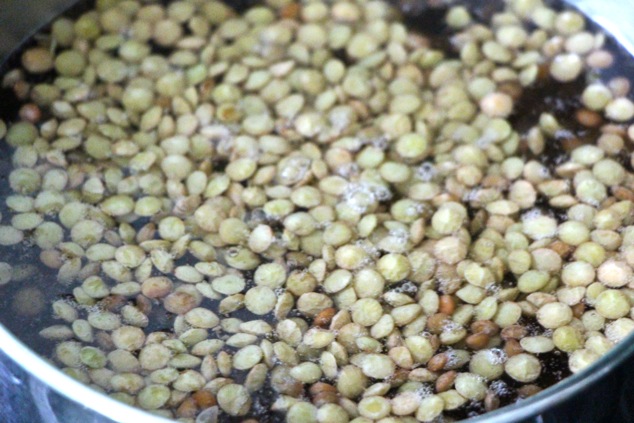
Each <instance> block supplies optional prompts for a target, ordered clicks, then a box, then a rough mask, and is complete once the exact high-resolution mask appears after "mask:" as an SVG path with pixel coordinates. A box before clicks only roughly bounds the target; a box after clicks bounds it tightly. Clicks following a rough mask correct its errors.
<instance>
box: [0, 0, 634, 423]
mask: <svg viewBox="0 0 634 423" xmlns="http://www.w3.org/2000/svg"><path fill="white" fill-rule="evenodd" d="M227 3H229V4H230V5H231V6H233V7H234V8H236V9H238V10H240V9H244V8H246V7H248V6H250V5H253V4H256V3H258V2H257V1H249V0H243V1H228V2H227ZM393 3H395V4H397V5H398V6H399V8H400V9H401V10H402V11H403V13H404V19H405V22H406V23H407V25H408V26H409V27H410V28H413V29H415V30H417V31H420V32H421V33H423V34H424V35H426V36H427V37H429V39H430V40H431V42H432V44H433V45H434V46H435V47H436V48H442V49H443V50H444V51H446V52H447V54H449V55H453V56H457V54H456V52H455V51H454V50H453V49H452V47H451V44H450V42H449V41H448V38H447V34H448V29H447V28H446V27H445V25H444V24H443V21H444V15H445V13H446V6H443V3H444V2H442V1H439V2H433V1H430V2H428V3H430V4H431V3H439V5H438V6H435V7H425V6H421V5H422V4H423V3H422V2H420V1H417V0H397V1H394V2H393ZM464 3H465V4H468V6H469V7H470V8H471V9H473V10H474V15H475V16H476V18H478V19H480V20H481V21H483V22H486V21H487V20H488V19H489V18H490V16H491V15H492V14H493V13H495V12H497V11H498V10H500V9H501V7H502V5H503V3H502V1H497V0H496V1H490V0H472V1H469V2H464ZM89 5H90V3H87V2H82V3H81V4H79V5H78V6H76V7H74V8H73V9H72V10H71V11H69V16H77V15H79V14H81V13H83V12H84V11H86V10H87V9H88V8H89ZM27 44H28V43H27ZM606 48H607V49H608V50H609V51H611V52H612V53H613V54H614V55H615V58H616V60H615V61H616V63H618V64H619V65H618V66H613V67H612V68H610V69H607V70H605V71H601V72H598V73H596V74H590V75H582V76H580V77H579V78H578V79H577V80H576V81H573V82H571V83H568V84H559V83H557V84H555V83H553V82H551V81H549V80H548V79H545V80H542V81H541V82H539V83H538V84H536V86H534V87H531V88H528V89H524V90H523V91H522V93H521V99H520V100H519V101H518V102H517V103H516V104H517V107H516V110H515V113H514V115H513V116H512V121H513V124H514V127H515V129H516V130H518V132H520V133H522V132H523V131H526V130H527V129H529V128H530V127H532V126H534V125H535V124H536V122H537V121H538V118H539V116H540V114H541V113H542V112H549V113H552V114H554V115H555V117H556V118H557V119H558V120H559V122H560V123H562V124H563V126H564V127H566V128H567V129H568V132H567V133H566V134H565V135H564V136H562V137H560V138H557V139H555V140H549V141H548V142H546V151H545V154H543V155H540V157H539V158H538V159H539V160H540V161H541V162H542V163H544V164H546V165H547V166H548V167H550V168H552V167H554V166H556V165H557V164H559V163H561V162H562V161H564V160H565V159H566V157H567V152H566V148H565V145H566V142H568V141H570V140H569V138H575V139H577V140H578V142H580V143H593V142H595V141H596V139H597V137H598V135H599V134H600V132H599V130H598V129H589V128H586V127H583V126H581V125H580V124H579V123H578V122H577V121H576V120H575V118H574V112H575V111H576V110H578V109H579V108H580V107H581V105H580V101H579V95H580V93H581V92H582V90H583V88H584V86H585V85H586V83H587V80H588V79H591V80H592V79H602V80H605V81H608V80H609V79H610V78H612V77H614V76H627V77H628V78H630V80H633V79H634V78H633V76H634V60H633V59H632V58H631V57H630V56H629V55H628V54H627V53H626V52H625V51H624V50H623V49H622V48H621V47H620V46H618V45H617V43H616V42H615V41H614V40H613V39H612V38H608V41H607V43H606ZM157 51H158V49H157ZM19 58H20V54H19V52H16V53H15V54H14V55H12V56H11V58H10V59H9V61H8V62H7V63H6V64H5V66H4V68H3V69H2V68H0V74H4V73H5V71H6V70H9V69H12V68H13V67H14V66H16V65H17V64H19ZM29 78H32V77H31V76H29ZM37 78H38V79H39V80H43V79H47V78H48V79H50V78H52V75H44V76H40V77H37ZM39 80H38V81H36V80H35V79H30V80H29V81H30V82H39ZM515 88H516V87H515ZM18 108H19V103H18V101H17V99H16V98H15V95H14V94H13V92H12V90H9V89H0V118H2V119H4V120H5V121H13V120H15V119H16V116H17V109H18ZM524 151H528V149H527V148H524ZM628 153H629V152H627V151H624V152H623V157H622V159H623V160H622V164H623V165H624V166H626V168H627V169H628V170H629V171H632V168H631V164H630V160H629V157H628V156H629V154H628ZM11 154H12V152H11V150H10V148H9V147H8V146H7V145H6V144H5V143H2V144H1V145H0V199H1V198H5V197H6V196H7V195H10V194H11V192H10V188H9V186H8V183H7V177H8V174H9V172H10V170H11V166H10V161H11V159H10V157H11ZM526 154H527V155H528V154H530V153H528V152H527V153H526ZM0 212H2V215H3V219H2V223H3V224H7V221H8V220H9V217H10V213H9V211H8V210H7V209H6V206H5V204H4V201H0ZM0 261H5V262H8V263H11V264H20V265H21V266H22V267H23V268H24V270H25V271H29V274H28V276H27V277H24V278H23V280H21V281H12V282H10V283H9V284H8V285H5V286H0V320H1V321H2V323H3V324H5V325H6V326H7V327H8V328H9V329H10V330H11V331H13V332H14V333H16V334H19V337H20V338H21V339H22V340H23V341H24V342H25V343H26V344H28V345H29V346H30V347H31V348H33V349H34V350H35V351H37V352H38V353H40V354H42V355H43V356H50V354H51V351H52V347H53V346H54V343H53V342H51V341H44V340H42V339H41V338H40V337H39V335H38V332H39V331H40V330H41V329H43V328H45V327H47V326H50V325H53V324H59V321H57V320H54V319H53V318H52V315H51V311H50V304H51V303H52V302H53V301H54V300H56V299H59V298H66V297H68V296H69V294H70V292H69V291H70V289H69V288H68V287H66V286H63V285H62V284H59V283H58V282H57V280H56V274H57V272H56V271H52V270H50V269H48V268H46V267H45V266H43V265H41V264H40V261H39V251H38V249H37V247H30V246H28V245H24V244H20V245H18V246H14V247H0ZM188 262H192V263H193V262H194V258H193V257H190V256H189V255H186V256H185V257H183V258H182V259H181V260H180V262H179V263H177V264H184V263H188ZM38 293H39V294H38ZM41 293H45V294H46V298H44V297H42V300H43V302H44V307H43V312H41V313H38V314H36V315H32V313H25V311H27V310H26V309H25V308H24V307H22V308H19V309H16V307H15V299H16V297H20V296H22V297H27V298H28V300H27V301H24V302H22V303H23V304H29V303H31V304H35V303H36V302H37V301H35V300H36V298H35V297H36V296H38V295H40V296H42V295H43V294H41ZM132 302H133V301H132ZM202 306H204V307H209V308H211V309H215V308H217V302H216V301H211V300H208V299H206V300H205V301H204V302H203V304H202ZM232 317H237V318H240V319H243V320H248V319H252V318H256V316H253V315H251V314H250V313H249V312H248V311H245V310H243V311H238V312H235V313H232ZM257 318H262V317H261V316H258V317H257ZM269 319H270V320H272V317H271V316H269ZM150 321H151V323H150V327H148V329H147V330H148V331H149V332H152V331H157V330H166V331H169V330H171V329H170V328H171V327H172V326H173V321H174V316H173V315H170V314H166V312H165V311H164V310H163V311H161V309H160V308H159V307H154V310H153V311H152V314H151V319H150ZM524 323H526V324H529V322H524ZM540 358H541V359H542V360H543V362H544V363H546V366H547V370H546V371H544V372H543V373H542V376H541V377H540V379H539V380H538V381H537V382H536V384H537V385H539V386H541V387H548V386H550V385H552V384H554V383H556V382H557V381H559V380H561V379H562V378H564V377H566V376H568V375H569V370H568V365H567V357H566V355H565V354H561V353H550V354H544V355H542V356H540ZM235 376H236V377H235V379H236V381H237V382H238V383H240V382H242V379H243V378H244V376H242V377H240V376H239V375H235ZM519 386H520V385H519V384H517V383H516V382H514V381H513V380H511V379H510V378H508V377H503V378H502V379H501V381H500V382H499V383H497V385H496V387H497V389H498V391H499V393H500V399H501V402H502V405H506V404H510V403H512V402H514V401H516V400H517V392H516V388H517V387H519ZM274 399H275V394H274V393H273V392H272V390H271V389H270V388H269V387H268V384H267V387H266V388H264V389H263V390H262V391H261V392H260V393H259V395H257V398H255V400H254V407H253V413H254V414H252V417H255V418H257V419H258V421H260V422H277V421H280V422H281V421H283V420H284V419H283V416H281V415H279V414H271V413H269V412H268V409H269V407H270V404H271V403H272V401H273V400H274ZM482 412H483V407H482V404H481V403H476V404H471V405H469V406H468V407H464V408H462V409H460V410H457V411H454V412H450V413H447V414H448V415H449V416H450V417H453V418H465V417H469V416H472V415H477V414H481V413H482ZM223 420H225V421H234V420H235V421H239V420H242V419H230V418H226V419H223Z"/></svg>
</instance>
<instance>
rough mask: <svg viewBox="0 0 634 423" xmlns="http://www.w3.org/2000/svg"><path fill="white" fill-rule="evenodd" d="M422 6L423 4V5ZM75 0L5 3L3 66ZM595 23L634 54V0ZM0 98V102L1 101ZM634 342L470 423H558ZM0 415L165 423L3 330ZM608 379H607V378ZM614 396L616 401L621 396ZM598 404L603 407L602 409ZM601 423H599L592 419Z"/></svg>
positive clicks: (591, 1) (612, 5) (612, 6)
mask: <svg viewBox="0 0 634 423" xmlns="http://www.w3.org/2000/svg"><path fill="white" fill-rule="evenodd" d="M421 1H422V0H421ZM73 3H75V0H0V63H2V62H3V61H4V59H5V58H6V56H7V54H8V53H9V52H11V51H12V50H13V49H15V48H16V47H17V46H18V45H19V44H20V42H21V41H22V40H24V39H25V38H26V37H28V36H29V35H31V34H33V33H34V32H35V31H36V30H37V29H38V28H40V27H41V26H42V25H44V24H46V23H47V22H48V21H50V19H51V18H52V17H53V16H55V15H58V14H60V13H61V12H63V11H64V10H65V9H67V8H68V7H70V6H71V5H72V4H73ZM568 3H571V4H573V5H575V6H576V7H578V8H580V9H581V10H582V11H584V12H585V14H586V15H588V16H590V17H591V18H592V19H594V20H595V21H596V22H597V23H598V24H599V25H601V26H603V27H604V28H605V29H606V30H607V31H608V32H610V33H612V34H613V35H614V36H615V37H616V38H617V40H618V41H619V42H620V43H621V44H622V45H623V46H624V47H625V48H626V49H627V50H628V51H630V52H631V53H632V54H634V25H632V23H631V20H632V17H634V0H568ZM1 100H2V99H0V101H1ZM633 341H634V338H632V337H630V339H629V340H626V341H625V342H623V343H621V344H620V345H619V346H617V347H616V348H614V349H613V350H612V351H610V353H608V354H607V355H606V356H605V357H603V358H602V359H601V360H600V361H599V362H597V363H595V364H594V365H592V366H591V367H590V368H589V369H586V370H585V371H584V372H582V373H580V374H577V375H574V376H572V377H570V378H568V379H566V380H564V381H563V382H561V383H559V384H557V385H555V386H553V387H551V388H549V389H547V390H545V391H543V392H541V393H540V394H538V395H536V396H534V397H532V398H530V399H527V400H525V401H522V402H520V403H517V404H514V405H512V406H509V407H505V408H503V409H500V410H497V411H495V412H492V413H489V414H486V415H484V416H480V417H476V418H473V419H470V420H469V421H470V422H472V423H485V422H486V423H508V422H520V421H521V422H536V423H537V422H555V421H557V422H561V421H569V420H560V419H556V420H552V419H551V418H550V417H548V412H549V410H552V409H554V408H555V407H557V406H559V405H561V404H562V403H564V402H565V401H566V400H569V399H570V398H572V397H574V396H575V395H579V394H580V393H582V392H583V391H584V390H588V389H591V388H592V387H593V386H594V385H595V384H597V383H598V382H599V381H600V380H601V379H604V378H605V377H606V376H607V375H608V374H609V373H610V372H612V371H613V370H614V368H615V367H616V366H618V365H619V364H620V363H622V362H623V361H624V360H626V359H628V358H630V357H634V342H633ZM0 348H1V351H0V401H1V402H4V403H5V404H9V405H8V408H7V407H5V408H4V409H3V410H2V412H4V411H6V410H9V414H5V415H3V414H0V420H1V421H3V422H6V423H23V422H29V423H37V422H44V423H75V422H77V423H91V422H94V423H111V422H133V423H145V422H148V423H150V422H156V423H160V422H167V420H165V419H161V418H158V417H155V416H151V415H149V414H147V413H145V412H143V411H141V410H138V409H135V408H132V407H129V406H126V405H124V404H122V403H119V402H117V401H114V400H112V399H110V398H108V397H106V396H104V395H102V394H100V393H98V392H96V391H93V390H92V389H90V388H88V387H86V386H85V385H83V384H81V383H79V382H77V381H75V380H73V379H71V378H70V377H68V376H66V375H65V374H63V373H62V372H60V371H59V370H58V369H57V368H55V367H54V366H52V365H51V364H49V363H48V362H47V361H46V360H44V359H42V358H41V357H40V356H38V355H37V354H35V353H34V352H32V351H31V350H30V349H29V348H28V347H26V346H25V345H24V344H23V343H22V342H21V341H19V340H18V339H17V338H16V337H15V336H14V335H13V334H12V333H10V332H9V331H8V330H7V329H6V328H5V327H4V326H2V325H0ZM604 380H605V379H604ZM613 395H614V397H619V395H618V393H617V392H614V393H613ZM600 406H601V405H600V404H598V405H597V407H600ZM589 418H590V419H591V420H584V421H596V420H593V419H594V417H589Z"/></svg>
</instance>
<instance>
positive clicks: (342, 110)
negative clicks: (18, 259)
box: [0, 0, 634, 423]
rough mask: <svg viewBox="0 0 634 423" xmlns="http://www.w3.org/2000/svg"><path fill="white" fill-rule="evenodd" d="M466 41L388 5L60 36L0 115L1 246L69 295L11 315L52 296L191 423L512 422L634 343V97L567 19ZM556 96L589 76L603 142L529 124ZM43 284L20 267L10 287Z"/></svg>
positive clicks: (37, 51)
mask: <svg viewBox="0 0 634 423" xmlns="http://www.w3.org/2000/svg"><path fill="white" fill-rule="evenodd" d="M446 24H447V26H448V27H449V28H450V29H451V31H452V32H453V35H451V36H450V37H451V38H450V42H451V45H452V48H453V50H452V52H448V51H443V50H441V49H439V48H436V47H435V46H434V45H433V43H432V42H431V40H430V38H428V37H426V36H424V35H421V34H419V33H417V32H415V31H412V30H410V29H408V28H407V27H406V26H405V25H404V23H403V20H402V16H400V15H399V12H398V10H397V8H395V7H393V6H391V5H390V4H388V3H387V2H385V1H380V0H379V1H377V0H333V1H323V0H316V1H306V2H301V3H297V2H293V1H291V0H267V1H266V2H264V3H263V4H262V5H256V6H252V7H250V8H249V9H248V10H246V11H245V12H244V13H242V14H238V13H237V12H235V11H234V10H232V9H231V8H230V7H229V6H227V5H226V4H224V3H221V2H218V1H214V0H187V1H176V2H171V3H168V4H166V5H162V4H158V3H153V2H151V1H136V0H123V1H117V0H99V1H97V2H96V6H95V9H94V10H90V11H88V12H85V13H83V14H81V16H79V17H78V18H77V19H72V20H71V19H69V18H59V19H57V20H56V21H55V22H54V23H53V24H52V26H51V29H50V34H48V35H42V36H40V38H38V41H37V43H38V44H37V45H33V46H31V47H29V48H28V49H27V50H25V51H24V53H23V54H22V56H21V65H22V66H21V68H18V69H15V70H13V71H11V72H9V73H7V75H6V76H5V77H4V81H3V85H4V87H5V88H9V89H11V90H13V92H14V93H15V95H16V96H17V97H18V99H19V100H20V101H21V103H22V105H21V108H20V110H19V119H17V120H16V121H15V122H12V123H10V124H9V125H8V126H7V125H5V124H4V123H2V121H0V138H4V139H5V140H6V142H7V143H8V144H9V146H11V147H12V165H13V170H12V171H11V173H10V175H9V180H8V183H9V184H10V188H11V190H12V191H13V193H12V195H10V196H8V197H7V198H6V205H7V207H8V209H9V210H11V213H10V215H9V216H4V218H3V220H2V225H1V226H0V244H1V245H2V246H5V247H7V248H18V246H19V245H24V246H26V247H28V248H37V249H38V252H39V257H40V261H41V263H42V264H43V265H44V266H46V267H47V268H50V269H54V270H55V271H56V272H57V281H54V280H51V281H48V283H49V284H51V285H56V286H57V285H59V284H61V285H62V286H64V287H65V289H66V290H67V292H68V294H69V295H68V296H67V297H65V298H60V299H51V298H47V297H46V294H45V292H40V291H37V290H33V289H31V290H30V291H27V292H26V293H25V291H22V294H20V295H16V296H15V299H14V301H15V302H16V306H15V308H14V309H16V310H21V311H22V312H28V313H31V314H37V313H50V308H51V307H52V313H53V316H54V318H55V319H56V320H57V321H56V324H55V325H53V326H49V327H45V328H42V330H41V332H40V335H41V336H42V337H43V338H44V339H46V340H48V342H50V343H52V344H54V352H53V354H52V357H51V359H52V360H53V361H54V362H55V363H56V364H57V365H59V366H60V367H61V368H62V369H63V371H64V372H65V373H67V374H69V375H71V376H72V377H74V378H76V379H78V380H80V381H82V382H84V383H86V384H89V385H90V386H92V387H94V388H95V389H98V390H101V391H103V392H105V393H107V394H108V395H110V396H111V397H113V398H116V399H118V400H120V401H123V402H125V403H129V404H131V405H135V406H138V407H141V408H143V409H146V410H148V411H150V412H152V413H155V414H158V415H161V416H165V417H168V418H175V419H178V420H179V421H182V422H198V423H209V422H214V421H216V420H219V421H244V422H247V421H249V422H253V421H268V420H270V419H276V418H278V417H280V418H281V419H285V420H286V421H287V422H289V423H300V422H301V423H308V422H329V423H330V422H336V423H338V422H348V421H351V422H355V423H365V422H372V421H380V422H382V423H388V422H390V423H391V422H415V421H420V422H432V421H444V422H450V421H454V420H456V419H458V418H459V416H463V417H466V416H471V415H476V414H480V413H483V412H486V411H491V410H494V409H496V408H498V407H500V406H501V405H505V404H508V403H509V402H513V401H516V400H519V399H522V398H526V397H528V396H531V395H533V394H535V393H537V392H539V391H540V390H542V389H543V388H546V387H548V385H549V384H552V383H554V382H556V381H558V380H559V379H561V378H562V377H564V376H566V375H568V374H570V373H575V372H578V371H580V370H582V369H584V368H585V367H587V366H588V365H590V364H591V363H593V362H595V361H596V360H598V359H599V358H600V357H601V356H602V355H604V354H606V353H607V352H608V351H609V350H610V349H611V348H612V347H613V346H614V345H615V344H616V343H618V342H619V341H620V340H622V339H623V338H624V337H626V335H627V334H628V333H630V332H631V331H632V330H633V329H634V320H632V316H633V314H632V304H633V303H634V278H633V270H632V268H633V267H634V225H633V224H634V212H633V210H632V207H633V201H634V174H633V172H632V166H633V161H634V156H633V155H632V146H633V145H634V126H632V125H630V123H631V121H632V118H633V117H634V104H633V103H632V101H631V100H629V99H628V97H627V96H628V94H629V82H628V81H627V80H626V79H624V78H613V79H612V80H611V81H609V83H603V82H601V81H600V80H599V79H598V78H597V77H596V72H597V71H599V70H601V69H605V68H609V67H610V66H612V64H613V63H612V62H613V57H612V55H611V54H610V53H609V52H607V51H606V50H605V49H604V48H603V46H604V43H605V36H604V35H603V34H601V33H597V32H593V31H590V30H588V29H586V22H585V20H584V18H583V16H581V15H580V14H579V13H577V12H575V11H571V10H563V11H558V10H554V9H552V8H549V7H547V6H545V5H544V3H543V2H542V1H541V0H510V1H508V3H507V4H506V5H505V9H504V10H502V11H499V12H497V13H495V14H494V15H493V16H492V17H491V19H490V22H485V23H479V22H478V21H477V19H475V18H474V17H472V16H471V14H470V12H469V10H468V9H467V8H465V7H462V6H454V7H451V8H450V9H449V10H448V13H447V15H446ZM32 76H37V77H39V78H40V79H39V82H29V81H31V80H32V79H29V78H30V77H32ZM545 81H548V82H547V83H549V84H554V85H552V86H554V87H557V86H562V87H565V86H566V85H567V84H568V85H569V84H571V83H573V81H581V83H582V86H583V89H582V90H581V91H580V92H577V93H576V94H575V95H576V99H575V101H576V102H577V103H576V104H577V108H576V112H575V114H574V116H573V117H571V121H574V122H575V125H579V126H580V127H581V128H584V129H585V130H587V131H586V132H584V131H581V132H580V133H581V134H583V133H586V134H590V135H588V136H586V137H585V138H584V137H583V136H578V134H577V132H575V131H573V130H572V129H570V127H569V126H570V125H571V123H570V121H566V122H564V121H561V122H560V121H559V120H558V118H557V116H556V114H555V113H548V112H543V113H541V114H540V115H539V116H538V117H537V119H536V120H535V122H533V123H532V124H531V127H530V128H528V129H526V130H525V129H521V130H520V128H518V127H516V126H514V124H513V118H514V116H515V115H516V114H517V110H518V109H519V108H520V105H521V102H522V99H523V95H524V93H525V92H526V91H527V90H529V89H531V87H534V86H538V85H540V84H544V83H546V82H545ZM553 149H555V150H557V151H559V152H560V153H561V154H560V155H558V156H557V157H555V158H554V159H553V160H551V161H550V162H549V163H546V161H545V160H540V158H541V157H545V155H546V153H547V152H548V151H551V150H553ZM551 159H552V158H551ZM25 269H26V268H25V266H24V265H19V264H15V263H0V284H2V285H3V287H2V288H1V289H5V288H4V286H6V287H9V286H11V285H13V284H19V283H25V282H24V279H26V278H28V277H29V272H26V271H25ZM31 274H32V272H31ZM49 305H50V307H49ZM27 308H28V309H29V310H28V311H25V309H27ZM166 326H167V327H166ZM553 359H559V361H560V362H563V363H566V364H565V365H564V369H563V370H562V369H559V370H557V371H558V372H559V374H555V373H557V372H556V371H555V369H550V368H549V364H548V362H549V360H550V361H552V360H553ZM549 373H552V374H549ZM549 381H550V382H549Z"/></svg>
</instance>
